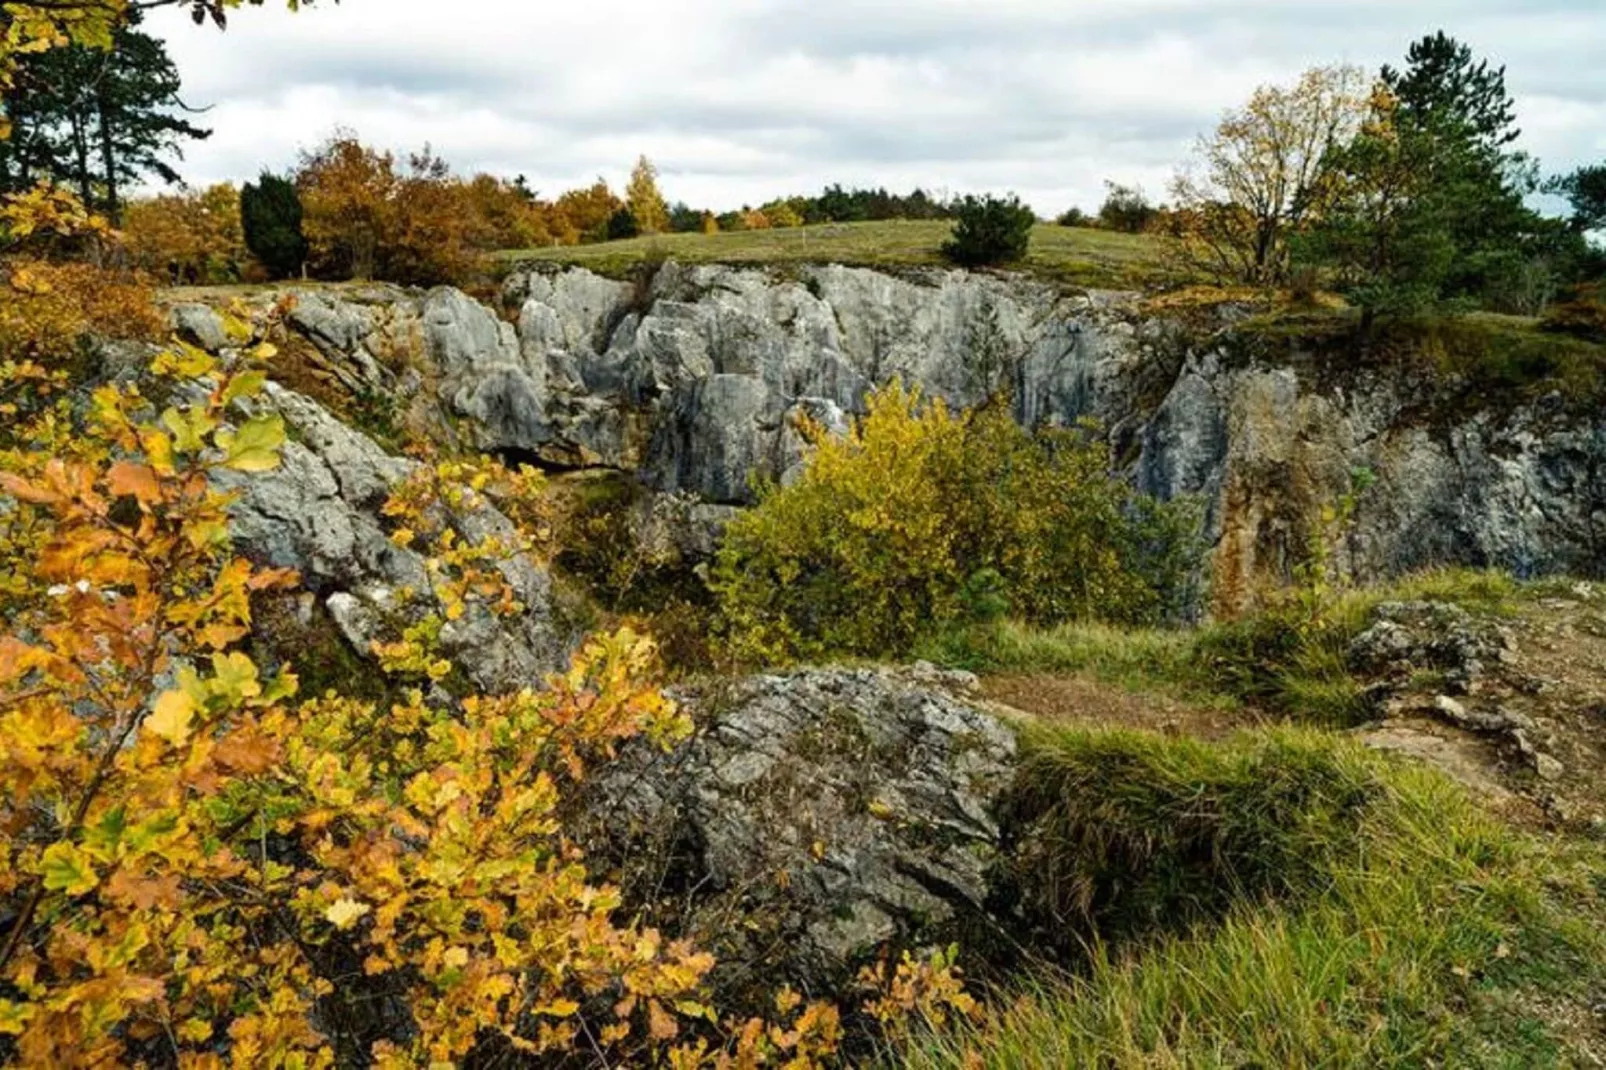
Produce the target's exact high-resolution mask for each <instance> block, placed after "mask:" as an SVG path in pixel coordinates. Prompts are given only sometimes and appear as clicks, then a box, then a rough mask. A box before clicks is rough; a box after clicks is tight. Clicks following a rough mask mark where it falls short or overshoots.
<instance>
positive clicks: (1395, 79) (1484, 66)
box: [1382, 32, 1562, 311]
mask: <svg viewBox="0 0 1606 1070" xmlns="http://www.w3.org/2000/svg"><path fill="white" fill-rule="evenodd" d="M1382 82H1383V85H1384V87H1386V89H1387V90H1388V92H1389V93H1390V94H1391V95H1392V97H1393V99H1394V102H1395V103H1394V125H1395V126H1396V127H1397V129H1398V131H1399V136H1400V138H1401V139H1402V140H1403V141H1406V142H1411V143H1414V144H1415V146H1416V147H1415V149H1414V150H1413V151H1414V155H1415V156H1416V157H1417V164H1418V166H1419V168H1420V169H1421V171H1420V173H1421V177H1422V178H1423V179H1424V180H1425V187H1426V188H1425V191H1424V193H1423V195H1422V196H1421V197H1419V198H1418V199H1417V202H1416V203H1417V204H1418V205H1420V207H1421V208H1422V209H1423V210H1424V211H1425V212H1428V213H1429V214H1431V215H1432V216H1433V217H1434V218H1435V219H1436V220H1437V223H1436V226H1441V227H1442V228H1443V230H1444V232H1445V234H1446V236H1447V239H1448V241H1449V243H1450V244H1451V246H1452V247H1453V249H1454V255H1453V257H1452V260H1451V267H1450V269H1449V270H1448V272H1447V275H1446V277H1445V279H1444V281H1443V287H1442V290H1443V295H1444V296H1445V297H1447V298H1452V299H1454V298H1465V299H1469V300H1475V301H1480V302H1482V303H1484V304H1490V305H1494V306H1496V307H1503V308H1511V309H1513V310H1517V311H1531V310H1532V309H1531V308H1530V307H1527V306H1531V305H1532V304H1533V303H1534V301H1536V300H1539V296H1536V295H1535V294H1533V293H1530V292H1528V291H1531V290H1533V289H1534V285H1535V278H1536V273H1538V274H1543V273H1544V272H1545V271H1546V270H1548V269H1547V268H1546V264H1547V263H1548V262H1551V261H1554V260H1556V259H1558V258H1559V257H1561V256H1562V251H1561V250H1560V249H1559V248H1558V246H1557V239H1558V233H1557V231H1556V229H1555V228H1553V227H1548V226H1546V224H1545V221H1544V220H1542V219H1541V218H1540V217H1539V215H1538V213H1536V212H1534V211H1533V210H1532V209H1530V208H1529V207H1528V206H1527V204H1526V203H1525V198H1526V197H1527V195H1528V194H1530V193H1532V192H1534V190H1535V189H1536V188H1537V187H1538V174H1537V170H1536V168H1535V167H1534V165H1533V162H1532V161H1531V160H1529V159H1528V157H1527V156H1526V155H1524V154H1523V153H1520V152H1517V151H1515V150H1513V149H1512V148H1511V145H1512V143H1513V142H1515V141H1516V139H1517V137H1518V135H1519V133H1520V131H1519V130H1518V129H1517V126H1516V112H1515V103H1514V102H1513V100H1512V98H1511V96H1510V94H1509V93H1508V92H1507V91H1506V78H1505V68H1504V67H1493V66H1491V65H1490V64H1489V62H1488V61H1487V60H1481V59H1477V58H1476V57H1474V56H1473V53H1472V50H1471V49H1470V48H1469V47H1467V46H1466V45H1464V44H1462V43H1461V42H1459V41H1457V40H1455V39H1454V38H1452V37H1449V36H1447V35H1446V34H1444V33H1443V32H1439V33H1436V34H1432V35H1430V36H1428V37H1424V38H1422V39H1421V40H1420V41H1417V42H1416V43H1415V44H1413V45H1412V46H1411V48H1410V51H1409V52H1408V53H1407V55H1406V65H1405V68H1404V69H1403V70H1395V69H1394V68H1392V67H1384V68H1383V71H1382ZM1538 288H1539V290H1541V291H1542V290H1544V289H1545V285H1544V284H1543V283H1542V282H1540V283H1539V286H1538ZM1540 296H1542V295H1540Z"/></svg>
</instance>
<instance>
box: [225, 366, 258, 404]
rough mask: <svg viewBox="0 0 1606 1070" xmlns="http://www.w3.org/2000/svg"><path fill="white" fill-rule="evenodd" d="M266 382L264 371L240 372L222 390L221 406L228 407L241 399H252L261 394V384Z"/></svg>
mask: <svg viewBox="0 0 1606 1070" xmlns="http://www.w3.org/2000/svg"><path fill="white" fill-rule="evenodd" d="M267 381H268V373H267V372H264V371H248V372H241V373H240V374H239V375H236V376H235V377H234V378H232V379H230V380H229V385H228V386H226V387H224V388H223V404H224V405H228V404H230V403H232V402H235V401H239V400H240V399H241V398H254V397H256V396H257V395H258V394H260V393H261V392H262V387H263V384H265V383H266V382H267Z"/></svg>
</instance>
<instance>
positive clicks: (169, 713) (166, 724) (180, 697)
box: [145, 691, 195, 747]
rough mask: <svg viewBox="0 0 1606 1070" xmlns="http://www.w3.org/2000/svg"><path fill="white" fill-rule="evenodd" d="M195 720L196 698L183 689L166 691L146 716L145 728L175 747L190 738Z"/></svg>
mask: <svg viewBox="0 0 1606 1070" xmlns="http://www.w3.org/2000/svg"><path fill="white" fill-rule="evenodd" d="M193 720H195V700H194V699H193V698H191V697H190V696H189V695H187V694H185V693H184V692H183V691H164V692H163V693H162V695H161V697H160V698H158V699H157V700H156V708H155V709H154V710H152V711H151V715H150V716H149V717H147V718H145V728H146V730H147V731H149V732H150V733H151V734H152V735H156V736H160V737H161V738H162V739H165V740H167V741H168V742H169V743H171V744H173V746H175V747H181V746H183V745H184V741H185V740H187V739H189V738H190V722H191V721H193Z"/></svg>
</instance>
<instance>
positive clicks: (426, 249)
mask: <svg viewBox="0 0 1606 1070" xmlns="http://www.w3.org/2000/svg"><path fill="white" fill-rule="evenodd" d="M295 183H296V188H297V191H298V192H299V194H300V196H301V203H302V208H303V213H304V214H303V218H302V226H303V228H304V231H305V233H306V238H307V242H308V246H309V255H310V260H311V266H312V269H313V271H314V273H316V274H318V275H320V276H323V277H328V278H338V279H345V278H359V279H369V278H375V279H384V280H386V281H390V282H399V283H404V284H409V285H423V286H428V285H435V284H439V283H457V284H459V285H462V284H464V283H466V282H468V281H471V280H472V279H473V278H474V277H475V276H476V275H477V274H478V273H480V272H482V271H483V268H484V258H485V256H486V255H487V254H489V253H491V252H494V251H496V250H498V249H511V248H527V247H530V246H536V245H546V244H549V243H550V242H552V241H553V240H555V239H556V240H563V239H566V238H572V239H573V240H576V241H577V240H579V236H580V234H579V232H578V230H576V231H575V232H574V233H573V234H571V233H570V229H571V228H569V227H568V226H567V225H566V224H561V223H559V222H558V221H557V220H555V219H554V218H553V216H554V214H555V213H554V209H553V207H552V206H550V205H545V204H542V203H540V202H538V201H536V200H535V199H534V198H533V196H531V195H529V194H528V193H527V192H526V191H524V190H522V189H521V188H520V187H518V186H516V185H515V184H512V183H508V182H503V181H502V180H500V179H497V178H494V177H492V176H490V175H477V176H475V177H474V178H472V179H462V178H459V177H457V176H455V175H453V174H452V171H451V168H450V167H449V166H448V165H447V164H446V162H445V161H444V160H442V159H441V158H440V157H439V156H437V155H435V154H434V153H432V152H431V151H429V149H428V148H426V149H424V151H422V152H420V153H415V154H413V155H411V156H409V157H407V158H406V159H405V160H398V159H397V158H396V157H395V156H394V155H393V154H391V153H389V152H380V151H377V150H375V149H372V148H370V147H368V146H366V145H363V144H362V143H361V142H359V141H358V140H357V139H356V138H354V137H352V136H350V135H340V136H337V137H335V138H333V139H331V140H330V141H329V142H327V143H326V144H324V145H323V146H322V147H320V148H319V149H317V150H315V151H313V152H309V153H307V154H305V155H304V156H303V158H302V160H301V166H300V168H299V170H298V171H297V173H296V176H295ZM604 192H606V187H604ZM608 196H609V197H610V198H611V194H609V195H608ZM611 211H612V209H610V212H611ZM583 222H584V223H585V224H586V225H587V226H593V225H595V222H594V221H593V220H591V219H590V218H589V217H587V218H585V219H584V220H583ZM601 225H603V226H604V227H605V226H606V218H604V219H603V220H602V224H601ZM555 232H556V233H555Z"/></svg>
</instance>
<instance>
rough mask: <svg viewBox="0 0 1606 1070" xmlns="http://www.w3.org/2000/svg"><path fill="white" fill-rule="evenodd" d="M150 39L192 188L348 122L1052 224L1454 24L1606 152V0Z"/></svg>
mask: <svg viewBox="0 0 1606 1070" xmlns="http://www.w3.org/2000/svg"><path fill="white" fill-rule="evenodd" d="M150 25H151V27H152V28H153V29H154V30H155V31H156V32H158V33H160V34H161V35H162V36H164V37H165V38H167V40H168V42H169V47H170V49H171V51H172V52H173V54H174V56H175V58H176V59H177V60H178V62H179V65H180V68H181V70H182V71H183V73H184V76H185V86H186V88H185V93H186V97H187V99H188V100H189V102H190V103H191V104H192V105H203V106H204V105H210V106H212V110H211V111H210V112H209V113H208V115H207V116H206V118H205V120H204V121H205V122H206V123H207V124H209V125H211V126H212V127H213V128H214V129H215V131H216V133H215V134H214V136H213V137H212V138H211V139H210V140H209V141H207V142H204V143H201V144H199V145H195V146H193V147H192V148H191V149H190V151H189V154H188V161H187V162H186V164H185V167H184V172H185V173H186V174H187V175H188V176H189V177H190V178H191V180H192V181H193V182H195V183H202V182H209V181H215V180H219V179H225V178H227V179H235V180H239V179H242V178H247V177H250V176H251V175H254V174H255V173H256V172H257V171H258V170H260V169H261V168H263V167H268V168H274V169H281V168H284V167H287V166H288V165H290V164H291V163H292V162H293V161H294V159H295V156H296V153H297V151H298V150H299V149H301V148H304V147H310V146H312V145H314V144H316V143H317V142H318V141H320V140H322V139H323V138H324V137H325V136H327V135H328V134H329V133H330V132H331V131H332V130H334V129H335V128H336V127H348V128H351V129H354V130H356V131H358V132H359V133H360V134H361V135H362V137H363V138H364V139H365V140H368V141H370V142H372V143H374V144H378V145H381V146H384V147H388V148H393V149H397V150H408V149H412V148H417V147H419V146H421V145H422V144H423V143H425V142H429V143H430V144H431V145H432V146H433V147H434V148H435V149H436V150H437V151H438V152H440V153H441V154H443V155H444V156H445V157H446V158H447V159H449V160H451V161H452V162H453V163H454V164H455V165H456V166H457V167H458V168H459V169H460V170H465V171H469V170H481V169H483V170H490V171H494V172H497V173H501V174H505V175H509V176H511V175H513V174H520V173H522V174H525V175H527V176H528V177H529V179H530V181H531V183H532V184H533V185H534V186H536V188H538V189H540V190H543V191H546V192H555V191H558V190H560V189H563V188H567V187H569V186H573V185H577V184H580V183H582V182H588V181H590V180H591V179H592V178H594V177H595V176H596V175H598V174H601V175H603V176H605V177H607V178H608V179H609V180H610V181H612V182H614V183H615V184H618V183H620V182H622V180H623V177H624V175H625V172H626V171H627V170H628V168H629V166H630V164H631V162H632V161H633V160H634V158H635V156H636V155H637V154H638V153H640V152H646V153H647V154H649V155H651V156H652V157H653V158H654V159H655V161H657V163H658V164H659V166H660V168H661V170H662V172H663V176H664V177H663V185H664V186H665V190H666V192H667V193H668V195H669V196H670V197H671V198H683V199H685V200H687V201H690V202H692V203H694V204H700V205H701V204H707V205H712V206H714V207H718V208H727V207H734V206H736V205H739V204H742V203H757V202H760V201H763V200H766V199H768V198H769V197H771V196H776V195H779V194H782V193H787V192H805V191H812V190H816V189H818V188H819V187H821V186H822V185H824V184H825V183H827V182H832V181H841V182H844V183H847V184H860V185H862V184H876V185H885V186H888V187H890V188H895V189H908V188H912V187H914V186H917V185H918V186H922V187H924V188H926V189H928V190H940V191H945V192H965V191H973V190H982V189H1014V190H1017V191H1018V192H1020V193H1021V194H1022V195H1024V196H1025V197H1026V198H1027V199H1028V200H1030V201H1031V202H1032V203H1033V204H1034V205H1035V206H1036V207H1037V208H1038V209H1039V211H1042V212H1054V211H1058V210H1060V209H1061V208H1063V207H1065V206H1066V205H1068V204H1072V203H1080V204H1082V205H1084V206H1089V207H1091V206H1093V205H1095V204H1096V203H1097V201H1098V199H1099V198H1100V196H1101V195H1102V182H1103V180H1104V179H1105V178H1114V179H1117V180H1120V181H1126V182H1133V181H1135V182H1140V183H1142V184H1144V185H1146V186H1147V187H1148V188H1149V189H1150V190H1151V191H1153V192H1156V193H1158V192H1161V191H1162V190H1163V187H1164V185H1165V181H1166V178H1167V176H1168V175H1169V173H1170V172H1171V170H1172V168H1173V167H1174V166H1175V164H1176V163H1177V162H1178V161H1180V160H1181V158H1182V157H1183V156H1184V155H1185V154H1186V153H1187V151H1188V148H1189V146H1190V144H1191V142H1192V140H1193V138H1194V136H1195V135H1196V134H1197V133H1198V132H1199V131H1201V130H1203V129H1205V128H1207V127H1208V126H1209V125H1211V123H1212V122H1213V120H1214V118H1215V116H1216V115H1217V114H1219V113H1220V111H1221V110H1223V109H1224V108H1227V107H1230V106H1232V105H1233V104H1236V103H1238V102H1239V101H1241V100H1242V99H1243V97H1244V96H1245V95H1246V94H1247V92H1248V91H1249V90H1250V89H1251V88H1252V87H1253V86H1255V85H1256V84H1259V83H1261V82H1265V81H1269V80H1286V79H1291V78H1293V77H1294V76H1296V75H1297V74H1298V72H1299V71H1300V70H1301V69H1303V68H1304V67H1306V66H1308V65H1310V64H1312V63H1319V62H1337V61H1346V62H1358V63H1362V64H1364V65H1366V66H1368V67H1374V66H1376V65H1378V64H1379V63H1382V62H1385V61H1393V62H1396V63H1397V62H1399V58H1400V56H1401V55H1402V54H1403V52H1404V50H1405V47H1406V46H1407V45H1408V44H1409V42H1410V41H1411V40H1412V39H1413V38H1415V37H1417V36H1420V35H1421V34H1422V33H1425V32H1430V31H1431V30H1434V29H1437V28H1440V27H1443V28H1445V29H1446V30H1448V31H1449V32H1451V33H1453V34H1456V35H1457V36H1460V37H1462V38H1463V39H1465V40H1467V41H1468V42H1469V43H1471V44H1472V45H1473V46H1474V47H1475V48H1477V49H1480V50H1487V51H1489V52H1490V53H1491V54H1492V55H1493V58H1495V59H1496V60H1497V61H1498V62H1504V63H1506V64H1507V65H1508V67H1509V72H1508V80H1509V84H1510V86H1511V88H1512V90H1513V92H1514V94H1515V95H1516V96H1517V99H1518V105H1519V112H1520V119H1521V121H1522V124H1523V126H1524V129H1525V131H1526V135H1525V141H1524V147H1525V148H1527V149H1528V150H1529V151H1530V152H1533V153H1534V154H1536V155H1538V156H1540V157H1541V159H1543V160H1544V162H1545V163H1546V164H1547V165H1548V166H1550V167H1551V168H1552V169H1561V168H1563V167H1566V166H1571V165H1573V164H1576V163H1579V162H1583V161H1585V160H1591V159H1599V158H1600V157H1602V156H1606V68H1603V65H1600V64H1598V62H1597V57H1598V56H1599V55H1601V54H1602V52H1603V51H1606V14H1603V13H1602V12H1601V10H1600V9H1599V2H1598V0H1424V2H1415V3H1409V4H1402V3H1398V2H1397V0H1302V2H1296V0H1078V2H1077V3H1075V4H1070V3H1066V2H1064V0H588V2H583V3H563V4H544V3H533V2H530V0H455V2H453V3H441V2H439V0H343V2H342V3H340V4H339V6H324V5H323V4H319V5H318V6H316V7H314V8H312V9H310V10H307V11H305V12H303V13H301V14H298V15H294V16H291V15H289V14H287V13H285V12H282V11H275V10H273V9H272V8H271V7H269V8H264V9H249V10H245V11H242V12H241V13H239V14H237V15H236V16H235V18H234V22H233V25H232V26H231V27H230V29H229V31H228V32H227V33H226V34H221V35H220V34H218V33H216V32H215V31H213V30H210V29H208V28H197V27H193V26H191V25H190V24H189V23H188V21H187V19H185V18H183V17H182V16H181V15H180V14H178V13H176V12H171V11H166V12H159V13H157V14H154V15H153V16H151V19H150Z"/></svg>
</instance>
